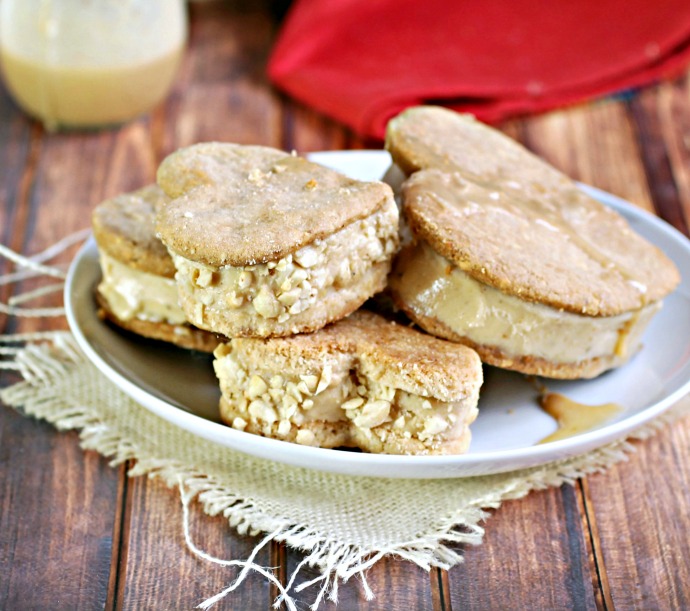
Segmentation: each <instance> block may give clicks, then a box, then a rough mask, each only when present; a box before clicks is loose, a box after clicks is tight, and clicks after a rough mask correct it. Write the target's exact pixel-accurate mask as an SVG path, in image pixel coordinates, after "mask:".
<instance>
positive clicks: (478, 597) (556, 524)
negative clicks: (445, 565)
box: [449, 486, 597, 610]
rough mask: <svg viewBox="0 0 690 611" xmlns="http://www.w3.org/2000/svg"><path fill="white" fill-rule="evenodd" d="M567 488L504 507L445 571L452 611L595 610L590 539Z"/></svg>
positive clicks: (571, 494)
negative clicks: (481, 540)
mask: <svg viewBox="0 0 690 611" xmlns="http://www.w3.org/2000/svg"><path fill="white" fill-rule="evenodd" d="M576 494H577V492H576V490H575V489H573V487H571V486H563V487H561V488H558V489H549V490H544V491H541V492H533V493H531V494H530V495H529V496H528V497H526V498H524V499H521V500H518V501H510V502H507V503H504V504H503V505H502V506H501V508H500V510H498V511H496V512H495V514H494V515H493V516H492V517H491V518H490V519H489V521H488V524H487V529H486V535H485V537H484V543H483V544H482V545H481V546H478V547H466V548H465V549H464V556H465V562H464V563H462V564H460V565H458V566H457V567H454V568H453V569H451V570H450V571H449V578H450V589H451V596H452V605H453V608H454V609H481V610H490V609H496V610H499V609H596V608H597V605H596V598H595V594H594V587H593V584H592V579H591V575H590V572H589V562H588V555H589V550H588V540H589V538H588V535H587V533H586V532H584V531H583V528H582V521H581V519H580V514H579V512H578V509H577V501H576Z"/></svg>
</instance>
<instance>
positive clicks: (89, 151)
mask: <svg viewBox="0 0 690 611" xmlns="http://www.w3.org/2000/svg"><path fill="white" fill-rule="evenodd" d="M32 129H33V130H34V134H36V133H38V134H39V135H40V142H39V143H38V144H34V147H39V148H40V155H39V154H36V153H35V154H34V155H33V156H32V155H31V154H29V155H28V157H27V159H25V172H26V168H28V169H29V170H30V171H29V172H28V174H26V173H25V176H28V178H26V184H25V185H24V186H23V187H22V191H21V195H20V199H21V201H20V205H21V206H22V209H21V210H20V211H19V212H18V213H17V216H16V217H15V219H14V222H15V228H16V230H17V231H21V235H19V236H18V238H19V239H18V243H17V244H15V247H17V246H18V247H20V249H21V250H22V251H24V252H27V253H32V252H37V251H39V250H41V249H43V248H45V247H47V246H48V245H51V244H53V243H55V242H56V241H57V240H58V239H60V238H62V237H64V236H65V235H67V234H69V233H71V232H72V231H74V230H77V229H82V228H84V227H86V226H88V224H89V222H90V211H91V209H92V208H93V206H94V205H95V204H96V203H98V202H99V201H100V200H101V199H102V198H103V197H105V196H106V195H110V194H112V193H114V192H118V191H120V190H122V189H124V188H127V187H129V186H132V185H134V183H137V186H139V176H138V175H137V173H136V171H135V170H130V171H128V172H126V173H121V172H120V171H119V170H118V168H117V166H118V165H119V164H121V163H124V162H125V160H127V165H129V164H130V163H134V162H135V161H136V159H137V157H136V154H134V153H135V152H136V151H139V150H140V149H141V148H142V147H141V146H140V143H139V142H137V141H136V140H137V134H138V133H140V132H142V130H143V131H144V132H145V128H143V127H142V125H141V123H137V124H134V125H132V126H130V127H128V128H126V129H123V130H121V131H113V132H100V133H84V134H77V133H70V134H43V132H42V130H41V129H40V128H39V127H34V128H32ZM149 148H150V147H149ZM10 150H11V149H10ZM133 154H134V155H133ZM31 164H33V165H35V168H33V167H31ZM113 168H115V171H114V172H112V171H111V170H113ZM149 175H150V171H149ZM17 218H23V219H26V221H25V223H23V225H24V227H23V228H21V227H20V225H22V223H18V222H17V220H16V219H17ZM73 254H74V249H72V251H71V252H69V253H65V255H64V256H63V257H62V258H61V259H60V260H61V261H62V262H63V263H66V262H67V261H68V260H69V259H70V258H71V256H72V255H73ZM39 283H40V282H39ZM35 284H36V283H35V282H33V281H32V282H26V283H23V284H22V287H21V288H22V289H29V288H32V287H33V286H34V285H35ZM60 303H61V297H60V294H59V293H54V294H52V295H51V296H50V297H46V298H44V299H41V300H37V301H36V302H35V303H33V304H32V305H46V306H49V305H50V306H55V305H59V304H60ZM15 322H16V321H15ZM53 328H66V323H65V321H64V320H63V319H43V320H41V319H21V320H20V321H19V324H17V325H16V326H13V329H16V330H18V331H23V332H27V331H34V330H43V329H53ZM8 420H9V423H10V425H8V424H7V422H8ZM2 427H3V428H2V436H3V437H2V448H3V450H4V449H6V448H7V452H6V454H5V455H4V457H3V469H2V473H3V477H4V478H5V481H4V482H3V484H4V487H5V489H6V490H7V494H6V495H3V498H5V499H8V500H9V499H11V507H10V508H11V511H7V512H3V516H6V519H7V520H8V523H7V524H5V525H4V528H3V532H5V533H10V536H11V537H12V543H11V545H7V546H5V545H3V546H2V548H3V550H4V551H5V552H6V553H7V554H10V555H11V558H4V559H3V562H2V565H3V567H4V569H5V570H4V571H3V573H4V574H6V575H9V577H8V579H9V581H8V584H9V585H8V586H7V588H6V589H4V592H5V594H6V602H7V605H4V604H0V607H2V608H64V609H78V608H84V609H87V608H99V607H102V606H103V605H104V603H105V600H106V597H107V591H108V582H109V576H110V562H111V556H112V551H113V550H112V537H113V533H114V532H115V529H116V525H117V523H118V516H117V509H118V505H117V498H118V479H119V477H121V476H122V469H117V470H114V469H111V468H110V467H108V465H107V461H106V460H105V459H103V458H101V457H99V456H98V455H97V454H95V453H93V452H86V453H84V452H83V451H82V450H81V449H80V448H79V446H78V443H77V437H76V434H75V433H69V434H64V433H58V432H56V431H55V430H54V429H53V428H52V427H50V426H49V425H47V424H45V423H38V422H35V421H33V420H30V419H26V418H21V417H20V416H18V414H16V413H15V412H12V411H10V410H9V409H7V410H3V418H2ZM27 516H31V518H30V519H27ZM37 584H41V585H40V586H37Z"/></svg>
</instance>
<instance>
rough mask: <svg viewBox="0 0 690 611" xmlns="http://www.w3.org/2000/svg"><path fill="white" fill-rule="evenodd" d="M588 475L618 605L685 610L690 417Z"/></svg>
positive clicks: (689, 599)
mask: <svg viewBox="0 0 690 611" xmlns="http://www.w3.org/2000/svg"><path fill="white" fill-rule="evenodd" d="M635 447H636V452H635V453H633V454H632V455H631V456H630V458H629V460H628V461H626V462H624V463H622V464H620V465H619V466H618V467H616V468H615V469H611V470H609V471H607V472H606V473H603V474H600V475H594V476H590V477H589V478H588V488H589V495H588V496H589V498H590V499H591V501H590V502H591V507H592V511H593V514H594V516H595V519H596V522H597V526H598V535H599V540H600V544H599V545H600V548H601V555H602V557H603V559H604V563H605V566H606V574H607V580H608V583H609V587H610V596H611V600H612V604H613V606H614V608H617V609H688V608H690V588H688V584H690V566H689V565H688V563H687V562H686V561H685V559H687V558H690V538H689V537H688V532H690V418H685V419H684V420H683V421H680V422H677V423H675V424H674V425H672V426H671V427H668V428H667V429H666V430H664V431H663V432H661V433H659V434H657V435H656V436H654V437H653V438H651V439H648V440H646V441H645V442H642V443H636V444H635Z"/></svg>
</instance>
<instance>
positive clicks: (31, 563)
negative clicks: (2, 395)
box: [0, 380, 118, 610]
mask: <svg viewBox="0 0 690 611" xmlns="http://www.w3.org/2000/svg"><path fill="white" fill-rule="evenodd" d="M2 382H3V383H5V382H6V380H2ZM117 478H118V471H117V470H114V469H112V468H110V467H109V466H108V464H107V461H106V460H104V459H103V458H101V457H100V456H99V455H98V454H96V453H95V452H84V451H83V450H82V449H81V448H80V447H79V444H78V440H77V435H76V433H73V432H70V433H57V432H56V431H55V429H54V428H53V427H52V426H51V425H49V424H47V423H45V422H39V421H36V420H32V419H29V418H26V417H24V416H22V415H21V414H19V413H18V412H15V411H14V410H13V409H11V408H9V407H6V406H4V405H3V406H0V498H1V499H2V500H1V501H0V508H1V509H0V609H65V610H72V609H97V608H103V605H104V603H105V598H106V592H107V588H108V578H109V573H110V556H111V545H112V532H113V525H114V512H113V511H112V506H113V503H114V502H115V499H116V497H117Z"/></svg>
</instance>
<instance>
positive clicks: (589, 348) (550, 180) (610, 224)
mask: <svg viewBox="0 0 690 611" xmlns="http://www.w3.org/2000/svg"><path fill="white" fill-rule="evenodd" d="M417 123H419V124H417ZM388 146H389V147H390V148H391V151H392V152H393V156H394V158H395V160H396V162H397V163H398V164H401V166H402V167H405V168H407V169H408V170H410V169H411V170H418V169H419V168H424V167H427V168H429V169H422V170H419V171H416V172H415V173H414V174H412V176H411V177H410V178H409V179H408V180H407V181H406V182H405V184H404V186H403V200H404V204H403V210H404V216H405V220H406V222H407V224H408V225H409V227H410V229H411V231H412V233H413V235H414V237H415V238H416V241H415V243H414V244H412V245H410V246H409V247H407V248H406V249H405V251H404V252H403V253H402V254H401V255H400V257H399V258H398V261H397V262H396V265H395V270H394V273H393V274H392V276H391V280H390V284H391V289H392V293H393V297H394V299H395V301H396V303H397V304H398V305H399V306H400V307H401V308H402V309H403V310H405V311H406V312H407V313H408V314H409V315H410V316H411V317H412V318H413V320H415V321H416V322H417V323H418V324H420V326H422V327H423V328H425V329H426V330H428V331H429V332H432V333H435V334H438V335H440V336H441V337H445V338H447V339H452V340H454V341H462V342H464V343H466V344H468V345H470V346H473V347H475V348H476V349H477V351H478V352H479V354H480V356H482V358H483V359H484V360H485V361H486V362H487V363H491V364H494V365H497V366H500V367H507V368H510V369H516V370H518V371H523V372H525V373H533V374H537V373H538V374H540V375H548V376H552V377H563V378H576V377H591V376H594V375H598V374H599V373H601V372H602V371H605V370H606V369H608V368H610V367H615V366H617V365H620V364H621V363H623V362H625V361H626V360H627V359H628V358H629V357H630V356H631V355H632V354H634V353H635V352H636V351H637V350H638V348H639V345H640V338H641V335H642V332H643V330H644V328H645V326H646V325H647V323H648V322H649V320H650V319H651V317H652V315H653V314H654V313H655V312H656V311H657V310H658V309H659V307H660V301H661V299H663V297H665V296H666V295H667V294H668V293H669V292H670V291H672V290H673V289H674V287H675V286H676V284H677V283H678V281H679V276H678V272H677V270H676V268H675V266H674V265H673V263H672V262H671V261H670V260H669V259H668V258H667V257H666V256H665V255H664V254H663V253H662V252H661V251H660V250H659V249H657V248H656V247H655V246H653V245H652V244H650V243H648V242H647V241H646V240H645V239H644V238H642V237H641V236H639V235H638V234H636V233H635V232H634V231H632V229H631V228H630V226H629V225H628V223H627V222H626V221H625V219H623V218H622V217H621V216H620V215H618V214H617V213H616V212H614V211H613V210H611V209H609V208H607V207H605V206H603V205H602V204H601V203H600V202H598V201H596V200H594V199H593V198H591V197H589V196H587V195H586V194H585V193H583V192H582V191H581V190H580V189H579V188H578V187H577V185H576V184H575V183H574V182H572V181H571V180H570V179H568V178H567V177H565V176H564V175H563V174H561V173H560V172H558V171H557V170H555V169H554V168H551V167H550V166H548V164H546V163H545V162H543V161H542V160H539V159H538V158H536V157H534V156H533V155H532V154H531V153H529V152H527V151H526V150H525V149H523V148H522V147H521V146H520V145H519V144H517V143H515V142H513V141H512V140H510V139H508V138H506V137H505V136H504V135H502V134H500V133H499V132H496V131H495V130H491V128H488V127H487V126H483V125H481V124H480V123H478V122H477V121H475V120H473V119H471V118H468V117H467V116H463V115H457V114H455V113H452V112H450V111H446V110H442V109H435V108H429V107H421V108H418V109H412V110H410V111H407V112H406V113H404V114H403V115H402V116H401V117H400V118H397V119H395V120H394V121H393V122H392V125H391V127H390V129H389V140H388ZM434 164H436V165H437V166H438V167H439V168H440V169H438V168H436V167H434ZM465 166H466V167H465Z"/></svg>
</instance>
